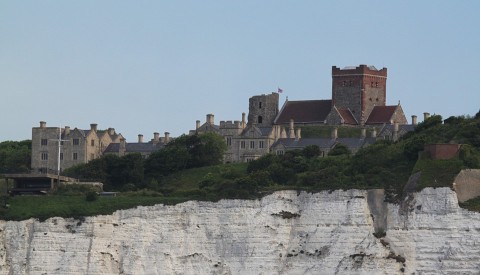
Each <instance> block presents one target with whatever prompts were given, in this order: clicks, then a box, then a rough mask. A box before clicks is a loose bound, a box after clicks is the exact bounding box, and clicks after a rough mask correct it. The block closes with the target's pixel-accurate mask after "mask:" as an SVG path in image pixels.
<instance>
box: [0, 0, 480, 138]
mask: <svg viewBox="0 0 480 275" xmlns="http://www.w3.org/2000/svg"><path fill="white" fill-rule="evenodd" d="M479 12H480V1H474V0H472V1H468V0H464V1H441V0H435V1H433V0H431V1H428V0H426V1H368V0H367V1H353V0H352V1H344V0H339V1H284V0H265V1H258V0H243V1H211V0H202V1H188V0H185V1H183V0H182V1H118V0H111V1H108V0H102V1H96V0H94V1H89V0H82V1H61V0H57V1H49V0H44V1H6V0H0V141H5V140H17V141H19V140H25V139H31V129H32V127H38V125H39V121H46V122H47V126H51V127H55V126H57V127H58V126H65V125H67V126H70V127H71V128H72V129H73V128H75V127H77V128H79V129H89V128H90V124H91V123H97V124H98V128H99V129H107V128H109V127H113V128H115V129H116V131H117V132H118V133H122V135H123V136H124V137H125V138H126V139H127V141H130V142H135V141H136V139H137V135H138V134H143V135H144V138H145V139H146V140H149V139H150V138H153V133H154V132H159V133H160V134H161V135H163V133H164V132H170V135H171V136H174V137H175V136H179V135H181V134H184V133H188V131H189V130H191V129H194V128H195V121H196V120H200V121H201V122H202V123H203V122H205V115H206V114H209V113H211V114H214V115H215V123H217V124H218V123H219V122H220V121H221V120H241V114H242V112H245V113H248V99H249V97H251V96H254V95H261V94H269V93H271V92H276V91H277V89H278V88H281V89H282V90H283V93H282V94H281V96H280V107H281V106H282V105H283V103H284V102H285V100H286V99H287V97H288V100H309V99H310V100H311V99H331V85H332V84H331V80H332V78H331V69H332V66H337V67H341V68H343V67H346V66H358V65H360V64H366V65H373V66H375V67H376V68H378V69H381V68H383V67H386V68H387V69H388V79H387V104H388V105H396V104H397V103H398V101H399V100H400V102H401V105H402V108H403V110H404V112H405V115H406V117H407V119H408V120H410V116H411V115H417V116H418V118H419V121H422V119H423V112H429V113H431V114H440V115H442V116H443V117H444V118H447V117H449V116H452V115H455V116H457V115H475V114H476V113H477V112H478V111H479V109H480V104H479V103H480V88H479V87H480V85H479V81H480V77H479V76H480V16H479Z"/></svg>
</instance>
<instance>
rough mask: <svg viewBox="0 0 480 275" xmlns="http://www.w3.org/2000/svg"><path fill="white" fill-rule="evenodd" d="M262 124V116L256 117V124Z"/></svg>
mask: <svg viewBox="0 0 480 275" xmlns="http://www.w3.org/2000/svg"><path fill="white" fill-rule="evenodd" d="M262 122H263V117H262V116H258V124H262Z"/></svg>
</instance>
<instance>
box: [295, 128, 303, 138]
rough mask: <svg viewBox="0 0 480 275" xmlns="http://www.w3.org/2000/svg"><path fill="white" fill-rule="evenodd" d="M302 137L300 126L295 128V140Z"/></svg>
mask: <svg viewBox="0 0 480 275" xmlns="http://www.w3.org/2000/svg"><path fill="white" fill-rule="evenodd" d="M301 138H302V135H301V128H297V135H296V136H295V139H296V140H299V139H301Z"/></svg>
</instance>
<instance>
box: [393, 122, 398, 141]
mask: <svg viewBox="0 0 480 275" xmlns="http://www.w3.org/2000/svg"><path fill="white" fill-rule="evenodd" d="M398 138H399V136H398V122H397V121H395V122H394V123H393V141H397V140H398Z"/></svg>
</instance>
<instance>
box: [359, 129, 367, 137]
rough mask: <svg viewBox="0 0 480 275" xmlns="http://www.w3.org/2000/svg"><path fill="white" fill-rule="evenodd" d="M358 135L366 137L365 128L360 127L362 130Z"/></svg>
mask: <svg viewBox="0 0 480 275" xmlns="http://www.w3.org/2000/svg"><path fill="white" fill-rule="evenodd" d="M360 137H361V138H366V137H367V129H365V128H362V132H361V134H360Z"/></svg>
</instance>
